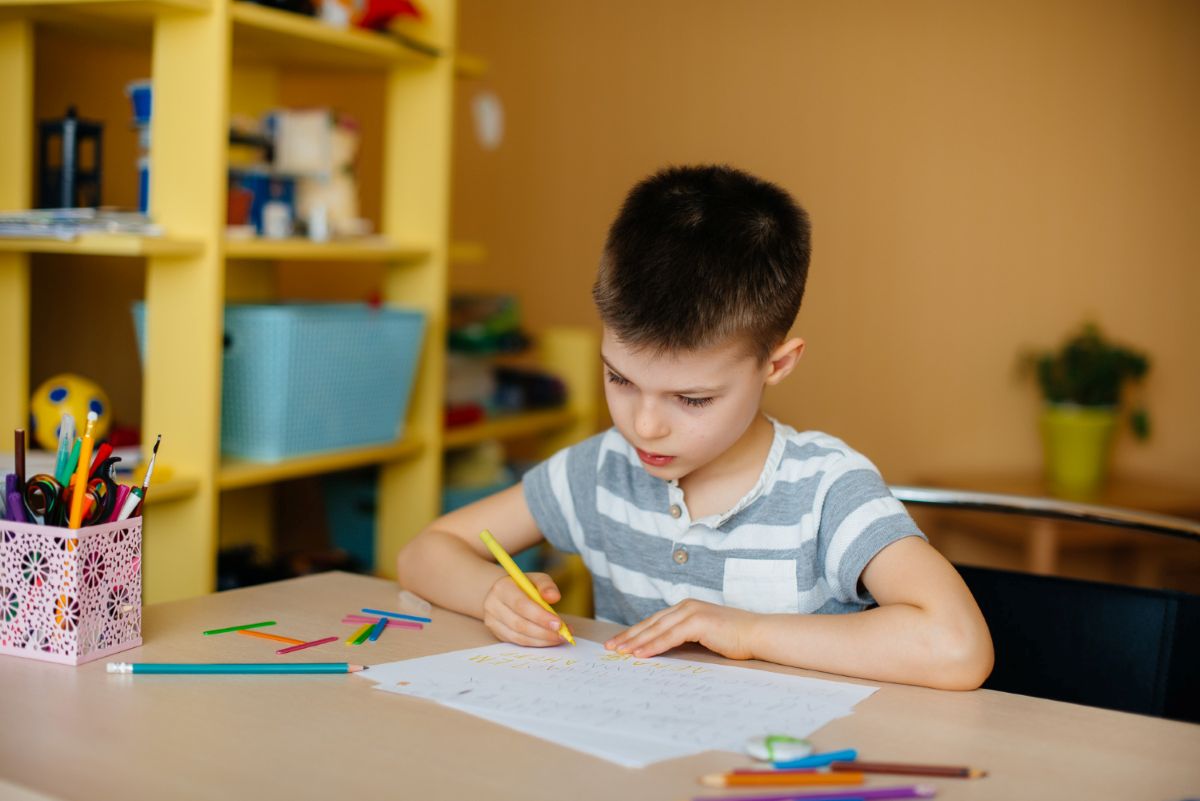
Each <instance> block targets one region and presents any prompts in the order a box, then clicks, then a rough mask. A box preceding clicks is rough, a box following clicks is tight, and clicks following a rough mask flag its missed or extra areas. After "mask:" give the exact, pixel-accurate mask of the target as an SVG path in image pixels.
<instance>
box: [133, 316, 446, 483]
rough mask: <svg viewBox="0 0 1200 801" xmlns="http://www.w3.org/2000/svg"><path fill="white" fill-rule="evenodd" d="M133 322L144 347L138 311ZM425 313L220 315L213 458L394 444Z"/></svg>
mask: <svg viewBox="0 0 1200 801" xmlns="http://www.w3.org/2000/svg"><path fill="white" fill-rule="evenodd" d="M134 322H135V325H136V326H137V328H138V341H139V343H140V344H141V347H142V349H143V356H144V348H145V345H144V343H145V339H146V337H147V336H149V335H151V332H148V331H146V326H145V317H144V307H143V304H140V303H138V304H135V307H134ZM424 328H425V314H424V313H423V312H421V311H419V310H415V309H402V308H391V307H383V308H378V307H372V306H368V305H367V304H362V303H330V304H317V303H300V304H278V305H275V304H270V305H268V304H261V305H260V304H244V305H243V304H231V305H229V306H226V308H225V351H224V356H223V358H222V379H221V452H222V453H224V454H226V455H229V456H236V457H240V458H244V459H253V460H256V461H266V462H270V461H280V460H283V459H288V458H292V457H295V456H300V455H304V454H312V453H320V452H323V451H331V450H339V449H343V448H352V447H360V446H365V445H378V444H384V443H388V442H394V441H395V440H397V439H398V438H399V437H400V436H401V435H402V434H403V433H404V422H405V415H406V413H407V410H408V402H409V398H410V396H411V394H412V385H413V379H414V377H415V373H416V367H417V361H418V358H419V356H420V351H421V340H422V337H423V333H424Z"/></svg>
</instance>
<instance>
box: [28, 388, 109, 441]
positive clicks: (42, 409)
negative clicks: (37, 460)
mask: <svg viewBox="0 0 1200 801" xmlns="http://www.w3.org/2000/svg"><path fill="white" fill-rule="evenodd" d="M88 412H95V413H96V416H97V417H96V425H95V427H94V428H93V429H92V437H93V438H94V439H96V440H100V439H101V438H103V437H104V435H105V434H107V433H108V427H109V424H110V423H111V422H112V412H111V410H110V409H109V404H108V395H106V394H104V390H102V389H101V388H100V387H99V385H97V384H96V383H95V382H93V381H89V380H88V379H86V378H83V377H82V376H77V375H73V374H72V373H62V374H60V375H56V376H54V377H52V378H49V379H47V380H46V381H45V382H44V383H42V385H41V386H39V387H38V388H37V389H36V390H34V392H33V398H32V399H30V402H29V413H30V416H31V417H32V418H33V431H32V432H31V433H32V435H33V440H34V441H35V442H36V443H37V444H38V445H39V446H41V447H42V448H45V449H46V450H54V449H56V448H57V447H58V424H59V421H60V420H62V416H63V414H64V413H70V415H71V416H72V417H74V418H75V432H76V434H75V435H76V436H77V437H82V436H83V432H84V429H85V428H87V416H88Z"/></svg>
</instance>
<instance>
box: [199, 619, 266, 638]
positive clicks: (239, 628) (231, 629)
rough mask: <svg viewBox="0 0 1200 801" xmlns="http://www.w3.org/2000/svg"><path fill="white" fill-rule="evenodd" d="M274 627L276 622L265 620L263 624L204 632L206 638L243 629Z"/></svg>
mask: <svg viewBox="0 0 1200 801" xmlns="http://www.w3.org/2000/svg"><path fill="white" fill-rule="evenodd" d="M274 625H275V621H274V620H264V621H263V622H262V623H247V624H246V625H244V626H230V627H229V628H226V629H209V630H208V631H206V632H204V634H205V635H206V636H207V635H209V634H227V633H229V632H231V631H241V630H242V629H261V628H262V627H263V626H274Z"/></svg>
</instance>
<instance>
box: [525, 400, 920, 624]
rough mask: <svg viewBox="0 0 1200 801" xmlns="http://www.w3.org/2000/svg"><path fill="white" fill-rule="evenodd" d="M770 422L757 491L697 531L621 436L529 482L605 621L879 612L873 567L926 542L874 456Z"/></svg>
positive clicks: (560, 457)
mask: <svg viewBox="0 0 1200 801" xmlns="http://www.w3.org/2000/svg"><path fill="white" fill-rule="evenodd" d="M772 423H773V424H774V426H775V439H774V442H773V443H772V445H771V452H770V454H769V455H768V456H767V461H766V464H765V465H764V467H763V471H762V475H761V476H759V479H758V482H757V483H756V484H755V485H754V487H753V488H752V489H751V490H750V491H749V492H748V493H746V495H745V497H743V498H742V499H741V500H740V501H738V502H737V503H736V504H735V505H734V506H733V508H731V509H730V510H728V511H727V512H725V513H724V514H720V515H710V516H709V517H705V518H702V519H700V520H692V519H691V516H690V515H689V514H688V508H687V504H686V503H685V502H684V497H683V491H682V490H681V489H680V488H679V486H678V484H677V483H676V482H673V481H664V480H662V479H659V478H655V477H653V476H651V475H650V474H648V473H647V472H646V471H645V470H644V469H643V468H642V465H641V462H640V461H639V460H638V456H637V452H636V451H635V450H634V449H633V447H632V446H631V445H630V444H629V443H628V442H627V441H626V440H625V438H624V437H622V436H621V434H620V433H619V432H618V431H617V430H616V429H615V428H612V429H609V430H608V431H606V432H603V433H601V434H597V435H596V436H594V437H591V438H590V439H587V440H585V441H583V442H581V443H579V444H577V445H574V446H572V447H570V448H567V449H565V450H562V451H559V452H558V453H557V454H555V455H554V456H552V457H551V458H550V459H548V460H546V461H545V462H543V463H541V464H539V465H538V466H537V467H535V468H534V469H533V470H531V471H529V473H527V474H526V475H525V478H524V480H523V484H524V493H525V501H526V503H527V504H528V506H529V509H530V511H531V512H532V513H533V517H534V519H535V520H536V521H537V524H538V526H539V527H540V529H541V531H542V533H543V534H544V535H545V537H546V539H547V540H549V541H550V543H551V544H552V545H554V546H555V547H557V548H559V549H560V550H563V551H567V552H569V553H578V554H580V555H581V556H582V557H583V561H584V563H585V564H586V565H587V567H588V570H590V571H591V574H592V578H593V583H594V591H595V605H596V617H598V618H600V619H602V620H610V621H613V622H616V623H622V624H625V625H632V624H633V623H636V622H638V621H639V620H642V619H644V618H646V617H647V616H649V615H651V614H653V613H654V612H657V611H658V610H660V609H663V608H665V607H667V606H670V605H672V604H675V603H678V602H679V601H682V600H684V599H686V598H696V599H698V600H701V601H709V602H712V603H717V604H724V605H726V606H733V607H737V608H740V609H747V610H750V611H753V612H763V613H787V612H791V613H798V612H799V613H808V612H818V613H837V612H856V611H859V610H861V609H864V608H866V607H867V606H869V605H871V604H872V603H873V601H872V599H871V597H870V595H869V594H867V593H866V592H865V591H860V590H859V586H858V579H859V576H860V575H861V574H862V571H863V568H865V567H866V565H867V563H868V562H869V561H871V559H872V557H874V556H875V554H877V553H879V551H881V550H882V549H883V548H884V547H885V546H886V545H888V544H890V543H892V542H895V541H896V540H898V539H901V538H903V537H912V536H916V537H924V535H923V534H922V533H921V531H920V530H919V529H918V528H917V525H916V523H915V522H914V521H913V519H912V518H911V517H909V515H908V513H907V512H906V511H905V510H904V506H903V505H902V504H901V503H900V502H899V501H897V500H896V499H895V498H894V497H892V494H891V493H890V492H889V491H888V488H887V486H886V485H885V484H884V481H883V478H882V476H880V475H879V471H878V470H876V469H875V466H874V465H873V464H871V462H870V461H869V460H868V459H867V458H866V457H864V456H863V455H861V454H859V453H857V452H856V451H854V450H852V449H851V448H850V447H849V446H847V445H846V443H844V442H842V441H841V440H839V439H837V438H836V437H831V436H829V435H828V434H822V433H820V432H818V431H805V432H797V431H796V430H795V429H793V428H791V427H790V426H786V425H783V424H782V423H779V422H778V421H774V420H772Z"/></svg>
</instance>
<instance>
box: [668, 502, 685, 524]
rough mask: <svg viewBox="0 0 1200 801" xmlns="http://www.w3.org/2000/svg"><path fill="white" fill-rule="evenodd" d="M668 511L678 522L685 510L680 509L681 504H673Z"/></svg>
mask: <svg viewBox="0 0 1200 801" xmlns="http://www.w3.org/2000/svg"><path fill="white" fill-rule="evenodd" d="M668 511H670V513H671V517H673V518H675V519H676V520H678V519H679V516H680V515H681V514H683V510H682V509H680V508H679V504H677V503H673V504H671V508H670V509H669V510H668Z"/></svg>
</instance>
